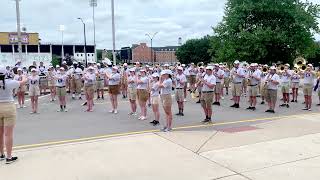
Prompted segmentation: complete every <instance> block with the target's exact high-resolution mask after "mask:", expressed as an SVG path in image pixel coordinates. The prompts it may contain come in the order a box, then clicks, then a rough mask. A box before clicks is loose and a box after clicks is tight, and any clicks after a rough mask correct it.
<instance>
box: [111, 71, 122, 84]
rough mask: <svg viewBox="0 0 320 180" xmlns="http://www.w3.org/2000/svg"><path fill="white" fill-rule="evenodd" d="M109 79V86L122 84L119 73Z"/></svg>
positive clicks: (113, 74)
mask: <svg viewBox="0 0 320 180" xmlns="http://www.w3.org/2000/svg"><path fill="white" fill-rule="evenodd" d="M110 76H111V77H110V78H109V85H111V86H113V85H118V84H120V78H121V77H120V74H119V73H112V74H111V75H110Z"/></svg>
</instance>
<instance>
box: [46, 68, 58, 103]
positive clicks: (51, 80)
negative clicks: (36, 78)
mask: <svg viewBox="0 0 320 180" xmlns="http://www.w3.org/2000/svg"><path fill="white" fill-rule="evenodd" d="M55 75H56V72H55V70H54V68H53V66H49V69H48V76H47V77H48V86H49V89H50V96H51V102H53V101H55V98H56V84H55V79H54V77H55Z"/></svg>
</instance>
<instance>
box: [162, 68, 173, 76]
mask: <svg viewBox="0 0 320 180" xmlns="http://www.w3.org/2000/svg"><path fill="white" fill-rule="evenodd" d="M165 74H169V75H170V74H172V73H171V70H168V69H167V70H163V71H161V75H165Z"/></svg>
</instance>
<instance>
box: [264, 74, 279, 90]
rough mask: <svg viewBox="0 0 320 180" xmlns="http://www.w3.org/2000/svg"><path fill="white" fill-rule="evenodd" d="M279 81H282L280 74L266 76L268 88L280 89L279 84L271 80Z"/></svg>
mask: <svg viewBox="0 0 320 180" xmlns="http://www.w3.org/2000/svg"><path fill="white" fill-rule="evenodd" d="M272 80H273V81H277V82H279V83H280V77H279V75H278V74H273V75H272V74H268V75H267V77H266V81H267V87H268V88H267V89H272V90H277V89H278V85H277V84H274V83H272V82H271V81H272Z"/></svg>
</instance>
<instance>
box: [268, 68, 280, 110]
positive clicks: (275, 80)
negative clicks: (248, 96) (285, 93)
mask: <svg viewBox="0 0 320 180" xmlns="http://www.w3.org/2000/svg"><path fill="white" fill-rule="evenodd" d="M276 71H277V68H276V67H274V66H272V67H270V72H269V74H268V75H267V77H266V83H267V93H266V101H267V103H268V106H269V109H268V110H266V112H269V113H275V111H274V109H275V106H276V103H277V98H278V85H279V84H280V77H279V75H278V74H277V73H276Z"/></svg>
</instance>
